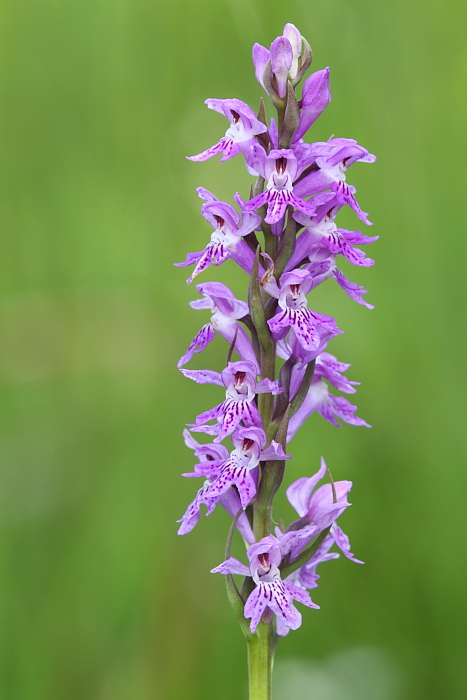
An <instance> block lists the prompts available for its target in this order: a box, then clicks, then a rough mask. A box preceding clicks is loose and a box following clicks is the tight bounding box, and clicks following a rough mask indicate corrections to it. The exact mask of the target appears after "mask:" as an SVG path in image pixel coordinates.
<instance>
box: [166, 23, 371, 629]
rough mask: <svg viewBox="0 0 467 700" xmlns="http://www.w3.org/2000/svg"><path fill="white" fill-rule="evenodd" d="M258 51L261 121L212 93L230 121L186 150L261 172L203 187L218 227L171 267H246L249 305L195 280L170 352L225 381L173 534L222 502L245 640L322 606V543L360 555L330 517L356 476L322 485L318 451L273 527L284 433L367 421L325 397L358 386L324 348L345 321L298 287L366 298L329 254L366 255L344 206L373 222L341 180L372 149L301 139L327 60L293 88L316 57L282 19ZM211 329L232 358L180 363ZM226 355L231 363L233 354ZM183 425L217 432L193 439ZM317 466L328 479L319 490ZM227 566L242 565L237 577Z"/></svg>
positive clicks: (363, 261) (203, 421)
mask: <svg viewBox="0 0 467 700" xmlns="http://www.w3.org/2000/svg"><path fill="white" fill-rule="evenodd" d="M253 63H254V67H255V72H256V77H257V79H258V82H259V83H260V84H261V85H262V86H263V87H264V89H265V91H266V92H267V94H268V96H269V98H270V99H271V101H272V103H273V106H274V107H275V109H276V111H277V118H276V119H274V118H271V119H270V120H269V121H268V120H267V118H266V110H265V107H264V103H263V100H262V99H261V102H260V108H259V111H258V113H257V114H255V112H253V110H252V109H251V108H250V107H249V106H248V105H247V104H245V103H244V102H242V101H240V100H238V99H226V100H221V99H208V100H206V104H207V106H208V107H209V108H210V109H213V110H215V111H217V112H219V113H221V114H223V115H225V117H226V118H227V119H228V121H229V126H228V129H227V131H226V133H225V136H223V137H222V138H221V139H220V140H219V141H218V143H216V144H215V145H214V146H211V147H210V148H208V149H207V150H206V151H204V152H203V153H200V154H199V155H196V156H191V157H190V160H192V161H204V160H207V159H208V158H211V157H212V156H215V155H218V154H219V155H221V156H222V157H221V161H226V160H228V159H230V158H233V157H234V156H237V155H242V156H243V157H244V159H245V163H246V168H247V170H248V172H249V173H250V174H251V175H253V176H255V178H256V180H255V182H254V184H253V185H252V187H251V191H250V196H249V198H248V199H247V200H244V199H242V197H240V195H239V194H238V193H237V194H236V195H235V196H234V201H235V203H236V205H237V208H235V206H233V205H232V204H229V203H226V202H222V201H220V200H218V199H217V197H216V196H215V195H214V194H212V193H211V192H209V191H207V190H206V189H203V188H202V187H199V188H198V190H197V192H198V195H199V197H200V198H201V200H202V201H203V204H202V206H201V214H202V215H203V217H204V218H205V219H206V220H207V221H208V222H209V224H210V225H211V226H212V228H213V229H214V231H213V233H212V235H211V239H210V241H209V243H208V244H207V245H206V247H205V248H204V250H201V251H200V252H197V253H189V254H188V255H187V258H186V261H185V262H183V263H178V265H179V266H194V268H193V271H192V273H191V275H190V277H189V278H188V280H187V282H188V283H191V282H192V281H193V280H194V279H195V278H196V277H197V276H198V275H200V274H201V273H202V272H204V271H205V270H207V268H209V267H211V266H212V265H214V266H219V265H221V264H222V263H223V262H225V261H226V260H228V259H229V258H231V259H232V260H234V262H236V263H237V264H238V265H239V266H240V267H241V268H242V269H243V270H245V272H246V273H247V274H248V276H249V290H248V297H247V298H248V301H243V300H239V299H236V298H235V296H234V294H233V293H232V292H231V291H230V289H228V287H226V286H225V285H224V284H222V283H220V282H204V283H201V284H198V285H197V287H196V288H197V290H198V292H199V293H200V295H201V299H198V300H196V301H193V302H191V304H190V306H191V307H192V308H194V309H200V310H204V309H207V310H210V312H211V314H212V315H211V320H210V322H209V323H207V324H205V325H204V326H203V327H202V328H201V330H200V331H199V333H198V334H197V335H196V337H195V338H194V339H193V341H192V343H191V344H190V346H189V348H188V350H187V352H186V353H185V354H184V355H183V357H182V358H181V359H180V361H179V363H178V367H179V369H180V371H181V372H182V373H183V374H184V375H185V376H186V377H188V378H189V379H192V380H193V381H195V382H197V383H198V384H206V383H207V384H215V385H217V386H219V387H221V391H220V392H219V393H220V398H221V399H222V398H223V400H221V402H220V403H219V404H218V405H217V406H215V407H214V408H211V409H209V410H207V411H205V412H204V413H202V414H200V415H199V416H197V417H196V418H195V420H194V422H193V423H189V424H187V425H188V428H189V429H186V430H185V431H184V438H185V443H186V445H187V446H188V447H189V448H190V449H191V450H193V452H194V455H195V458H196V460H197V463H196V464H195V466H194V471H193V472H189V473H186V474H184V476H186V477H199V478H202V479H203V480H204V481H203V485H202V486H201V488H200V489H199V490H198V492H197V494H196V496H195V498H194V500H193V502H192V503H191V504H190V505H189V506H188V508H187V510H186V512H185V514H184V515H183V517H182V518H181V520H180V521H179V522H180V523H181V524H180V529H179V534H181V535H184V534H186V533H188V532H190V531H191V530H192V529H193V528H194V527H195V525H196V523H197V522H198V520H199V518H200V513H201V508H202V506H204V507H205V508H206V509H207V512H206V515H210V514H211V513H212V511H213V510H214V509H215V507H216V506H217V504H218V503H221V504H222V506H223V507H224V508H225V509H226V510H227V511H228V512H229V514H230V515H231V516H232V527H231V531H230V533H229V537H228V547H227V553H226V560H225V561H224V562H223V563H221V564H220V565H219V566H217V567H216V568H214V569H213V570H212V571H213V572H215V573H220V574H224V575H226V577H227V582H228V593H229V600H230V601H231V603H232V605H233V607H234V609H235V610H236V612H237V615H238V618H239V621H240V623H241V625H242V628H243V630H244V632H245V634H246V636H247V639H248V637H249V635H250V638H251V635H254V634H255V632H256V630H257V628H258V625H265V626H269V630H270V633H271V634H272V635H273V636H274V638H276V635H279V636H284V635H285V634H287V633H288V631H289V630H290V629H297V628H298V627H299V626H300V624H301V614H300V613H299V611H298V610H297V609H296V608H295V607H294V605H293V601H294V600H295V601H298V602H300V603H303V604H304V605H306V606H308V607H311V608H317V607H318V606H317V605H315V604H314V603H313V602H312V600H311V598H310V594H309V592H308V591H309V590H311V589H313V588H316V587H317V585H318V579H319V576H318V574H317V573H316V570H317V567H318V565H319V564H321V563H323V562H325V561H328V560H330V559H335V558H337V557H338V556H339V554H338V553H337V552H332V551H331V548H332V547H333V546H334V545H337V548H338V549H339V550H340V551H341V552H342V553H343V554H344V555H345V556H346V557H347V558H348V559H350V560H352V561H355V562H358V563H361V562H359V560H358V559H356V558H355V557H354V556H353V554H352V553H351V551H350V545H349V540H348V538H347V536H346V535H345V534H344V533H343V532H342V530H341V529H340V527H339V526H338V525H337V522H336V521H337V519H338V518H339V516H340V515H341V514H342V513H343V511H344V510H345V509H346V508H347V506H349V505H350V504H349V503H348V500H347V496H348V493H349V491H350V489H351V486H352V483H351V482H350V481H336V482H333V480H332V477H331V475H330V473H329V471H328V470H327V467H326V464H325V462H324V459H322V460H321V466H320V469H319V470H318V472H317V473H316V474H314V475H313V476H311V477H302V478H300V479H298V480H297V481H295V482H294V483H292V484H291V485H290V486H289V487H288V489H287V498H288V500H289V502H290V504H291V505H292V506H293V508H294V509H295V510H296V512H297V519H296V520H295V521H294V522H292V523H291V524H290V525H289V526H288V527H285V526H283V525H282V524H281V526H280V527H277V526H276V527H275V528H274V527H273V520H272V502H273V498H274V495H275V493H276V492H277V490H278V488H279V486H280V485H281V482H282V479H283V476H284V470H285V464H286V461H287V460H289V459H291V455H289V454H287V451H288V443H289V442H290V441H291V440H292V438H293V437H294V435H295V433H296V432H297V430H298V429H299V428H300V427H301V426H302V425H303V423H304V421H305V420H306V419H307V418H308V417H309V416H310V415H311V414H312V413H313V412H315V411H316V412H318V413H319V414H320V415H321V416H322V417H323V418H325V419H326V420H327V421H329V422H330V423H332V424H333V425H336V426H339V425H340V423H339V422H338V419H340V420H341V421H344V422H345V423H349V424H351V425H357V426H367V427H369V426H368V424H367V423H366V422H365V421H364V420H362V419H361V418H359V417H358V416H357V415H356V410H357V409H356V406H354V405H352V404H351V403H350V402H349V401H348V399H347V398H345V397H344V396H341V395H337V396H335V395H334V393H331V391H333V390H332V389H330V387H334V388H335V389H336V390H337V391H338V392H342V393H344V394H353V393H355V385H356V384H357V382H354V381H350V380H348V379H347V378H346V376H345V374H344V372H346V370H347V369H348V368H349V365H348V364H344V363H342V362H339V361H338V360H337V359H336V358H335V357H334V356H333V355H331V354H329V353H328V352H327V351H326V348H327V344H328V342H329V341H330V340H331V339H332V338H333V337H334V336H336V335H338V334H339V333H342V331H341V330H339V328H338V327H337V324H336V321H335V320H334V319H333V318H332V317H331V316H326V315H323V314H321V313H318V312H316V311H312V310H311V309H310V308H309V306H308V295H309V294H310V292H311V291H312V290H313V289H315V288H316V287H317V286H318V285H319V284H321V283H322V282H324V281H325V280H327V279H329V278H332V279H334V280H335V281H336V282H337V284H338V285H339V286H340V287H341V288H342V289H343V290H344V292H345V293H346V294H347V295H348V296H349V297H351V298H352V299H354V300H355V301H356V302H358V303H359V304H363V305H364V306H366V307H368V308H373V307H372V306H371V305H370V304H369V303H367V302H366V300H365V299H364V295H365V293H366V290H364V289H363V288H362V287H360V286H359V285H357V284H355V283H353V282H351V281H350V280H348V279H347V278H346V277H345V276H344V274H343V272H342V271H341V270H340V269H339V268H338V267H337V265H338V260H339V257H338V256H342V258H345V259H346V260H347V261H348V262H350V263H351V264H352V265H357V266H363V267H369V266H371V265H373V260H371V259H370V258H368V257H366V255H365V253H364V252H363V250H361V249H360V248H356V247H355V246H356V245H363V244H368V243H372V242H373V241H375V240H376V238H377V237H369V236H366V235H364V234H363V233H361V232H360V231H349V230H347V229H343V228H338V226H337V224H336V221H335V220H336V216H337V214H338V212H339V211H340V209H341V208H342V207H345V206H348V207H350V208H351V209H353V211H354V212H355V214H356V216H357V217H358V218H359V219H360V220H361V221H362V222H363V223H365V224H366V225H370V223H371V222H370V221H369V220H368V216H367V214H366V213H365V212H363V211H362V210H361V209H360V206H359V204H358V203H357V200H356V199H355V192H356V190H355V188H354V187H352V186H351V185H348V184H347V182H346V171H347V169H348V168H349V167H350V166H351V165H352V164H353V163H355V162H357V161H360V162H364V163H372V162H373V161H374V160H375V157H374V156H373V155H371V154H370V153H368V151H367V150H366V149H365V148H363V147H362V146H359V145H358V144H357V142H356V141H354V140H352V139H346V138H330V139H329V140H328V141H325V142H322V141H318V142H314V143H306V142H305V141H304V140H303V137H304V135H305V133H306V132H307V130H308V129H309V128H310V127H311V126H312V124H313V123H314V122H315V120H316V119H317V118H318V117H319V116H320V114H321V113H322V112H323V110H324V109H325V108H326V106H327V105H328V103H329V101H330V100H331V93H330V90H329V68H325V69H324V70H319V71H317V72H315V73H312V74H311V75H309V76H308V77H307V78H306V79H305V80H304V83H303V87H302V94H301V99H298V98H297V96H296V87H297V85H298V84H299V83H300V81H302V79H303V78H304V76H305V73H306V71H307V69H308V67H309V66H310V64H311V49H310V47H309V44H308V43H307V41H306V40H305V39H304V38H303V37H302V36H301V34H300V32H299V31H298V29H297V28H296V27H295V26H294V25H292V24H287V25H286V26H285V27H284V32H283V35H282V36H280V37H278V38H277V39H275V41H274V42H273V43H272V44H271V47H270V49H269V50H267V49H266V48H264V47H263V46H260V45H259V44H255V46H254V48H253ZM260 232H261V233H262V234H263V239H262V240H263V243H260V242H259V240H258V234H259V233H260ZM245 296H246V294H245ZM216 334H219V335H221V336H222V337H223V338H224V339H225V340H226V341H227V344H228V346H229V349H228V361H227V366H226V367H225V368H224V369H222V371H220V372H218V371H214V370H210V369H201V370H199V369H186V368H185V365H186V364H187V363H188V362H189V361H191V360H192V358H193V357H194V355H195V354H197V353H200V352H202V351H203V350H204V348H205V347H206V346H207V345H208V344H209V343H210V342H211V341H212V340H213V339H214V337H215V335H216ZM234 353H236V355H237V356H238V358H239V359H234V360H233V361H232V358H234ZM279 360H282V362H281V363H280V362H279ZM279 364H280V370H279V371H278V372H277V371H276V366H278V365H279ZM224 392H225V396H224ZM194 433H204V434H205V435H207V436H210V437H211V438H212V441H211V442H207V443H205V444H201V443H200V442H198V441H197V440H196V439H195V437H194V436H193V434H194ZM226 440H230V441H231V443H232V446H233V449H229V448H228V447H227V446H226V445H225V444H224V441H226ZM325 477H326V478H327V479H328V482H329V483H325V484H324V485H321V486H320V487H318V488H317V484H318V482H319V481H320V480H322V479H324V478H325ZM235 528H236V529H237V530H238V531H239V532H240V534H241V536H242V538H243V540H244V541H245V544H246V546H247V551H246V556H247V558H248V564H246V563H242V562H241V561H239V560H238V559H236V558H234V557H231V556H230V542H231V540H232V535H233V532H234V530H235ZM232 575H240V576H242V577H244V579H243V583H242V585H241V586H240V587H237V584H236V583H235V582H234V579H233V578H232ZM246 619H248V620H249V621H250V622H249V625H248V623H246Z"/></svg>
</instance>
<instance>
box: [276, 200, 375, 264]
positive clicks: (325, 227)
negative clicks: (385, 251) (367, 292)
mask: <svg viewBox="0 0 467 700" xmlns="http://www.w3.org/2000/svg"><path fill="white" fill-rule="evenodd" d="M320 209H321V210H322V211H319V210H318V211H317V213H316V215H315V216H313V217H310V216H306V215H305V214H302V213H301V212H296V213H295V214H294V215H293V218H294V219H295V221H297V222H298V223H300V224H301V225H302V226H305V227H306V228H305V230H304V231H302V233H301V234H300V236H299V237H298V239H297V244H296V246H295V251H294V254H293V256H292V257H291V259H290V261H289V263H288V267H289V268H290V269H293V267H295V266H296V265H298V264H300V263H301V262H302V261H303V260H304V259H306V258H308V259H309V260H325V259H326V258H328V257H329V256H331V255H334V256H335V255H342V256H343V257H344V258H345V259H346V260H348V261H349V262H350V263H352V265H358V266H360V267H371V266H372V265H374V260H371V258H367V257H366V255H365V253H364V251H363V250H360V249H359V248H354V245H355V244H361V245H362V244H363V245H365V244H368V243H373V242H374V241H376V240H378V238H379V236H372V237H370V236H365V235H363V234H362V233H361V232H360V231H348V230H347V229H344V228H337V226H336V224H335V221H334V218H335V216H336V214H337V211H338V210H339V209H340V206H336V207H333V208H331V209H329V207H328V206H327V205H324V206H322V207H320ZM323 209H324V211H323Z"/></svg>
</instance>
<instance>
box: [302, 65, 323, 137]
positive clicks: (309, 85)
mask: <svg viewBox="0 0 467 700" xmlns="http://www.w3.org/2000/svg"><path fill="white" fill-rule="evenodd" d="M330 101H331V92H330V90H329V68H324V69H323V70H318V71H316V73H312V74H311V75H310V76H308V78H307V79H306V80H305V82H304V83H303V91H302V99H301V100H300V102H299V105H300V124H299V127H298V129H297V131H296V132H295V136H294V141H297V140H298V139H299V138H301V137H302V136H303V134H304V133H305V132H306V131H308V129H309V128H310V126H311V125H312V124H313V122H315V121H316V120H317V119H318V117H319V115H320V114H321V113H322V112H324V110H325V109H326V107H327V106H328V104H329V102H330Z"/></svg>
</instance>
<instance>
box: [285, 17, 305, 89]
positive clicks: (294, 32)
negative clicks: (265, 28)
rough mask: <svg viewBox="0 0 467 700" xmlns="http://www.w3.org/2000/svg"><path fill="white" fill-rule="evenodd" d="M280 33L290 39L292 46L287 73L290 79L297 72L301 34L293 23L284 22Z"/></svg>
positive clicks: (300, 51) (300, 50) (300, 49)
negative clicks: (290, 64)
mask: <svg viewBox="0 0 467 700" xmlns="http://www.w3.org/2000/svg"><path fill="white" fill-rule="evenodd" d="M282 35H283V36H285V38H286V39H288V40H289V41H290V45H291V46H292V56H293V60H292V66H291V68H290V71H289V75H290V77H291V78H292V80H293V79H294V78H295V77H296V76H297V72H298V59H299V58H300V56H301V53H302V35H301V34H300V32H299V31H298V29H297V27H296V26H295V25H293V24H286V25H285V27H284V31H283V32H282Z"/></svg>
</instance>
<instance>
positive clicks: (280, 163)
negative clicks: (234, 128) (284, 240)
mask: <svg viewBox="0 0 467 700" xmlns="http://www.w3.org/2000/svg"><path fill="white" fill-rule="evenodd" d="M247 163H248V165H249V166H250V167H251V168H252V169H253V170H254V171H255V172H257V173H258V175H261V176H262V177H264V179H265V180H266V181H267V185H266V190H265V191H264V192H261V193H260V194H258V195H256V197H253V199H250V200H249V201H248V202H243V201H241V204H240V206H241V207H242V209H243V211H244V212H252V211H254V210H255V209H259V207H262V206H264V205H265V204H267V205H268V213H267V215H266V217H265V221H266V223H268V224H275V223H277V222H279V221H280V220H281V219H282V217H283V216H284V214H285V211H286V209H287V207H288V206H293V207H295V208H296V209H298V210H299V211H301V212H303V213H304V214H308V216H313V214H314V213H315V205H314V204H313V203H311V202H305V200H304V199H302V198H301V197H300V196H297V193H296V192H295V191H294V185H293V183H294V181H295V180H296V178H297V177H298V176H299V175H300V173H301V172H302V170H303V168H304V167H305V166H306V164H305V163H299V161H298V160H297V158H296V156H295V153H294V152H293V150H292V149H290V148H281V149H273V150H272V151H270V153H269V155H266V151H265V150H264V148H263V147H262V146H260V144H258V143H257V144H255V145H254V146H252V148H251V149H250V152H249V155H248V156H247ZM279 233H282V231H280V232H279Z"/></svg>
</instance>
